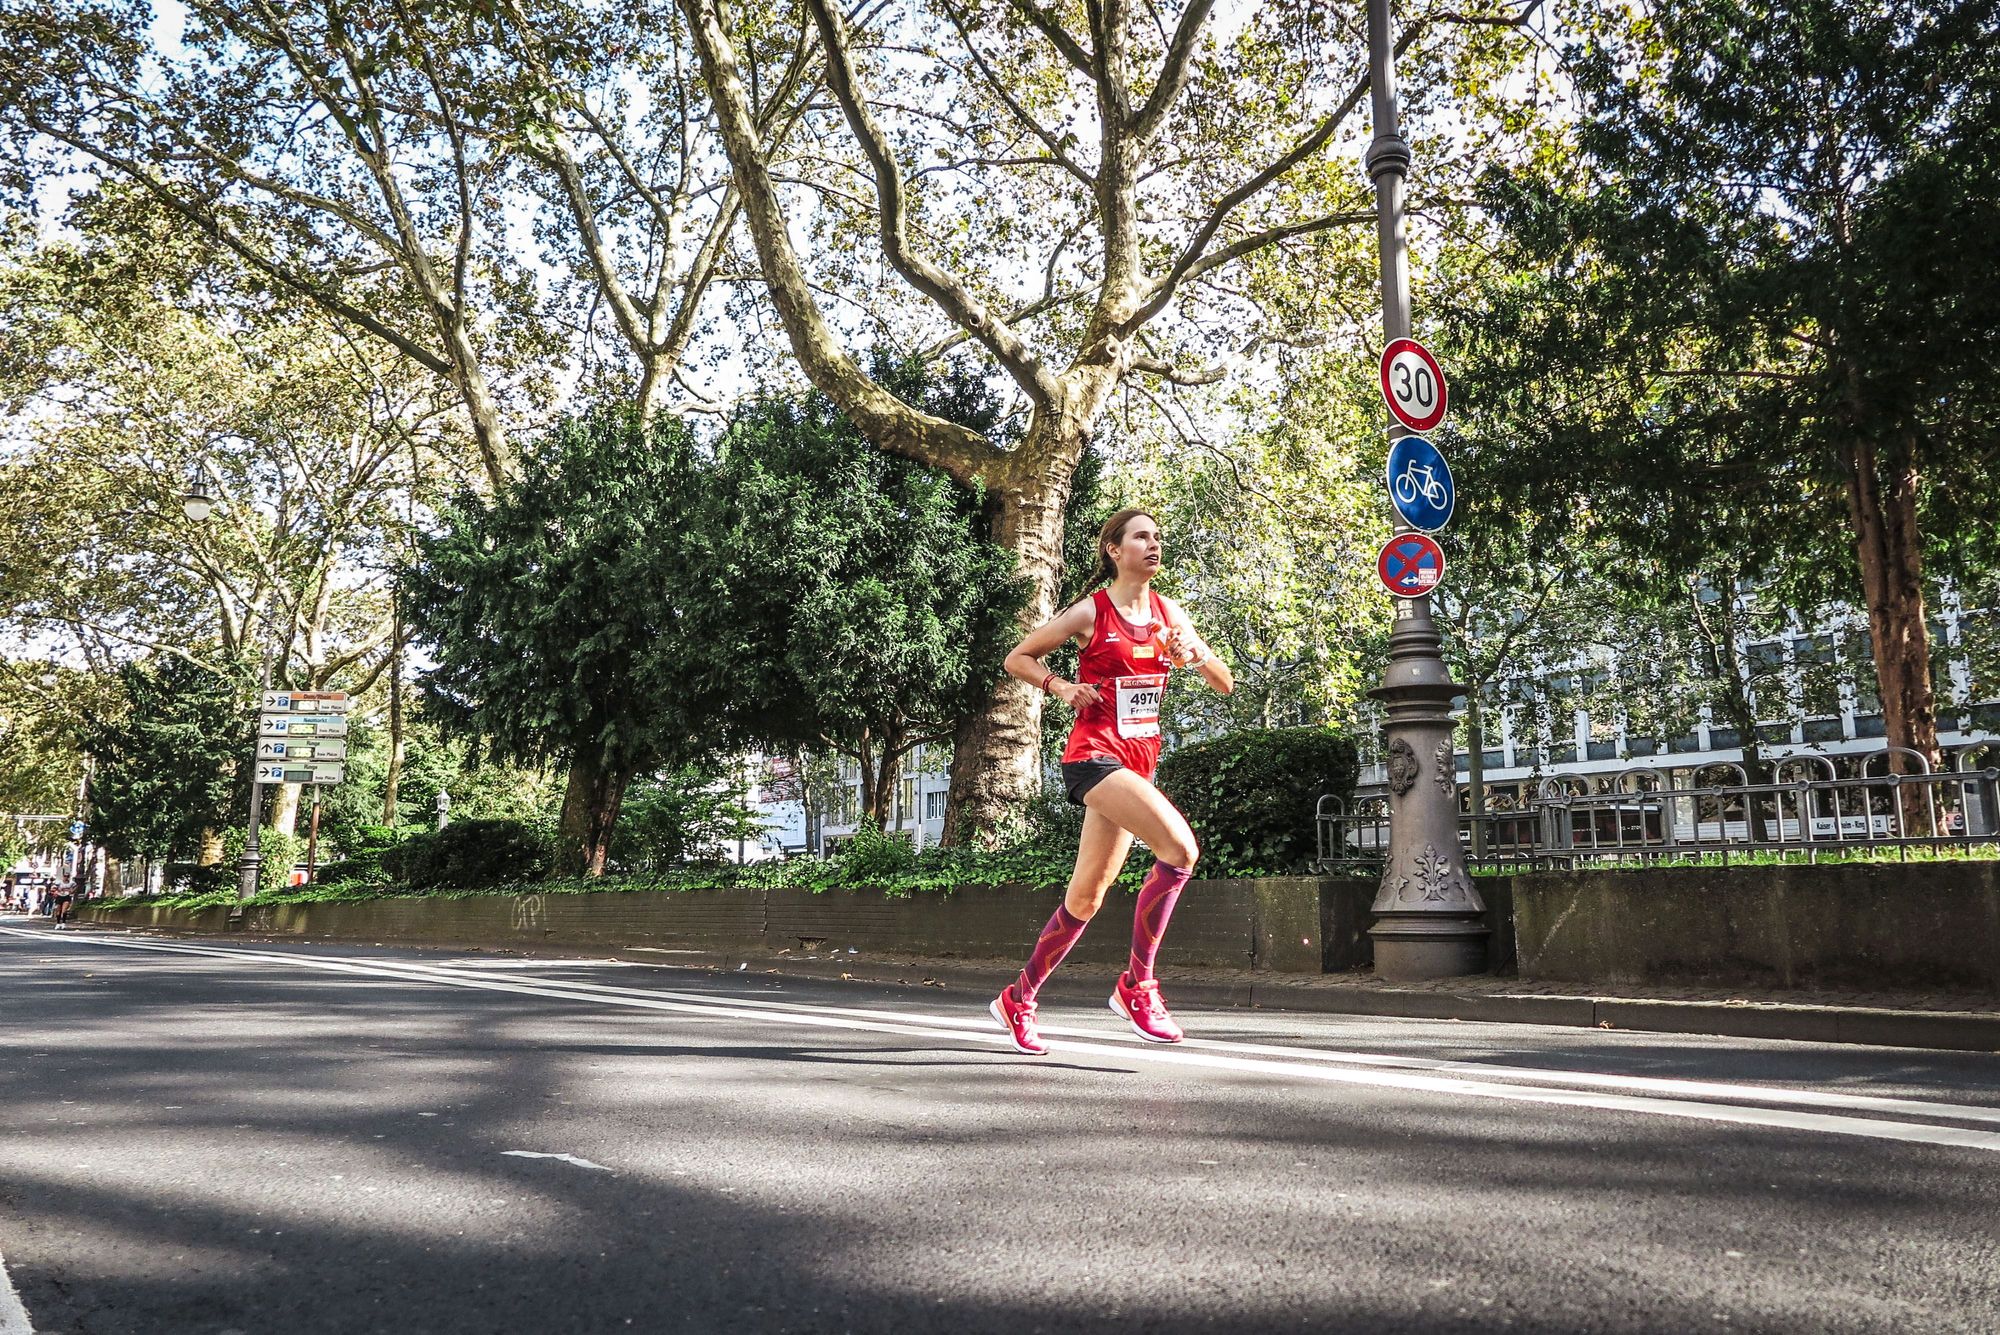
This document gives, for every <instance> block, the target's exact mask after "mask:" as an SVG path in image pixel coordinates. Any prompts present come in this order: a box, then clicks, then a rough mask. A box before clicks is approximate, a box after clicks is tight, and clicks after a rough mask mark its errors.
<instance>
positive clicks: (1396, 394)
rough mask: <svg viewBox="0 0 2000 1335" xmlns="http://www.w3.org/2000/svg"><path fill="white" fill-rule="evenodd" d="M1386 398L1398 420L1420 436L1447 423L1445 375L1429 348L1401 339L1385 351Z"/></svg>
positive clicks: (1383, 365) (1383, 350) (1383, 380)
mask: <svg viewBox="0 0 2000 1335" xmlns="http://www.w3.org/2000/svg"><path fill="white" fill-rule="evenodd" d="M1382 397H1383V399H1385V400H1386V401H1387V402H1388V404H1389V411H1390V412H1391V413H1393V414H1394V415H1395V418H1396V420H1397V421H1398V422H1401V423H1402V424H1403V425H1404V426H1406V427H1408V428H1410V430H1412V431H1415V432H1417V433H1418V434H1419V435H1421V434H1423V433H1425V432H1428V431H1433V430H1435V429H1436V428H1437V425H1438V424H1439V423H1440V422H1442V421H1444V410H1445V390H1444V372H1443V371H1442V370H1440V369H1439V368H1438V363H1437V358H1435V357H1433V356H1431V353H1430V349H1429V348H1426V347H1425V346H1424V345H1423V344H1421V343H1419V342H1417V341H1416V340H1415V339H1414V338H1399V339H1397V340H1395V341H1394V342H1392V343H1391V344H1389V346H1388V347H1386V348H1384V349H1382Z"/></svg>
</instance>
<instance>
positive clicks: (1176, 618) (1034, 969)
mask: <svg viewBox="0 0 2000 1335" xmlns="http://www.w3.org/2000/svg"><path fill="white" fill-rule="evenodd" d="M1159 573H1160V526H1159V523H1158V521H1157V520H1155V519H1154V518H1153V516H1152V515H1150V514H1148V513H1147V512H1146V511H1144V510H1139V509H1127V510H1120V511H1119V512H1118V513H1116V514H1114V515H1112V516H1111V518H1109V519H1107V520H1105V521H1104V527H1103V528H1102V529H1100V530H1099V531H1098V535H1097V570H1096V572H1095V576H1094V578H1093V579H1092V580H1091V583H1092V585H1093V586H1097V585H1103V586H1105V587H1102V588H1096V589H1095V591H1094V592H1093V593H1092V594H1091V595H1090V596H1089V597H1088V598H1085V599H1083V600H1082V601H1080V602H1078V603H1076V604H1075V605H1074V606H1071V607H1069V608H1067V609H1065V610H1064V611H1062V612H1060V613H1058V614H1057V615H1056V616H1055V617H1053V618H1051V619H1050V620H1048V621H1045V622H1043V623H1042V624H1041V625H1039V626H1037V627H1035V629H1033V630H1031V631H1029V632H1028V634H1027V636H1026V638H1024V639H1023V640H1022V641H1021V642H1020V643H1019V644H1017V645H1015V646H1014V651H1013V652H1012V653H1010V654H1008V655H1007V664H1006V666H1007V671H1008V673H1009V674H1010V675H1012V676H1014V677H1016V678H1018V679H1019V680H1021V681H1024V682H1027V683H1028V684H1030V685H1032V686H1038V687H1040V688H1041V689H1042V690H1043V691H1046V692H1047V693H1048V694H1050V695H1053V696H1055V697H1056V698H1057V699H1059V700H1061V701H1062V702H1063V703H1064V704H1066V705H1068V706H1069V707H1070V708H1071V709H1074V710H1075V711H1076V723H1075V725H1074V726H1073V727H1071V729H1070V734H1069V741H1068V743H1067V745H1065V746H1064V747H1063V754H1062V776H1063V787H1064V789H1065V790H1066V791H1067V793H1068V795H1069V800H1070V801H1072V802H1074V803H1076V804H1077V805H1078V806H1081V807H1082V808H1083V809H1084V816H1083V834H1082V837H1081V839H1080V840H1079V841H1078V844H1077V850H1076V870H1075V871H1073V872H1072V873H1071V874H1070V878H1069V890H1068V892H1067V893H1066V894H1065V895H1064V896H1063V902H1062V903H1061V904H1059V905H1057V907H1056V911H1055V915H1054V916H1053V917H1051V918H1050V919H1049V921H1048V925H1047V926H1045V927H1043V928H1042V933H1041V936H1040V937H1039V938H1038V939H1037V940H1036V942H1035V947H1034V951H1033V953H1032V954H1030V956H1029V957H1028V964H1027V967H1026V968H1025V969H1023V970H1022V971H1021V976H1020V977H1019V978H1017V979H1015V980H1014V981H1013V982H1012V983H1009V984H1008V985H1007V986H1006V987H1005V988H1004V989H1002V990H1001V993H1000V995H999V996H997V997H995V998H994V999H993V1002H992V1004H991V1005H989V1006H988V1007H987V1009H988V1011H990V1012H991V1013H992V1015H993V1018H994V1019H995V1020H997V1021H999V1023H1000V1026H1001V1027H1002V1028H1004V1029H1005V1030H1006V1031H1007V1034H1008V1037H1010V1038H1011V1039H1013V1041H1014V1046H1015V1047H1016V1048H1017V1049H1019V1050H1020V1051H1022V1052H1025V1053H1029V1054H1031V1055H1035V1056H1039V1055H1041V1054H1042V1053H1045V1052H1047V1051H1048V1047H1047V1045H1046V1044H1044V1043H1043V1042H1042V1039H1041V1035H1040V1032H1039V1031H1038V1029H1037V1028H1036V1021H1035V994H1036V992H1037V991H1039V990H1040V988H1041V986H1042V984H1043V983H1044V982H1046V981H1047V980H1048V977H1049V975H1050V974H1051V973H1053V972H1054V971H1055V967H1056V965H1058V964H1060V963H1061V962H1062V958H1063V956H1065V955H1067V954H1068V953H1069V951H1070V947H1072V946H1074V945H1075V944H1076V942H1077V938H1079V937H1080V936H1082V935H1083V929H1084V927H1085V926H1086V925H1087V924H1088V923H1089V922H1090V920H1091V918H1092V917H1094V916H1095V915H1096V913H1097V910H1098V908H1099V906H1100V905H1102V904H1103V902H1104V894H1105V891H1107V890H1109V889H1110V888H1111V883H1112V882H1113V881H1114V880H1116V879H1117V877H1118V871H1119V868H1121V867H1123V866H1124V865H1125V855H1126V854H1127V853H1128V852H1130V851H1131V848H1132V840H1133V838H1134V836H1136V837H1138V838H1140V839H1142V840H1144V841H1145V844H1146V847H1147V848H1149V849H1151V850H1152V852H1153V857H1154V859H1155V861H1154V863H1153V866H1152V870H1150V871H1149V872H1147V873H1146V879H1145V881H1144V882H1143V883H1142V884H1141V885H1140V887H1139V903H1138V907H1137V912H1136V913H1135V915H1134V917H1133V921H1132V953H1131V956H1130V958H1129V960H1128V961H1127V965H1126V970H1125V972H1124V973H1123V974H1121V975H1119V978H1118V981H1117V983H1116V984H1115V985H1114V986H1113V987H1112V990H1111V998H1110V1004H1111V1009H1112V1011H1113V1012H1114V1013H1116V1014H1118V1015H1120V1016H1123V1017H1124V1018H1125V1019H1126V1020H1128V1021H1130V1022H1131V1025H1132V1028H1133V1030H1134V1032H1136V1033H1137V1034H1138V1035H1139V1037H1140V1038H1143V1039H1145V1040H1146V1041H1148V1042H1150V1043H1178V1042H1180V1041H1181V1038H1182V1034H1181V1028H1180V1026H1179V1025H1177V1024H1175V1023H1174V1017H1173V1015H1172V1014H1171V1013H1170V1012H1169V1011H1168V1010H1167V1004H1166V1002H1165V1001H1164V1000H1162V999H1161V997H1160V984H1159V980H1158V979H1156V978H1155V977H1154V976H1153V963H1154V960H1155V958H1156V957H1157V956H1158V954H1159V950H1160V938H1161V937H1162V936H1163V935H1165V933H1166V930H1167V920H1168V919H1169V918H1170V917H1171V916H1172V915H1173V911H1174V904H1175V902H1176V901H1177V900H1179V898H1180V893H1181V888H1182V887H1183V886H1185V885H1186V884H1187V882H1188V878H1189V877H1190V876H1192V875H1193V874H1194V864H1195V860H1196V858H1197V857H1199V856H1200V849H1199V848H1197V847H1196V846H1195V839H1194V831H1192V830H1190V829H1189V828H1188V823H1187V818H1186V817H1185V816H1183V815H1181V813H1180V811H1179V809H1178V808H1176V807H1175V806H1174V804H1173V803H1172V802H1169V801H1168V800H1167V799H1166V796H1165V795H1164V794H1162V793H1161V792H1160V790H1159V789H1158V788H1156V787H1154V786H1153V772H1154V770H1155V769H1156V768H1157V767H1158V765H1159V760H1160V705H1161V702H1162V701H1163V699H1164V698H1165V695H1166V687H1167V677H1168V673H1169V670H1170V669H1171V668H1176V667H1178V668H1187V669H1190V670H1192V671H1194V672H1195V673H1197V674H1198V675H1199V676H1200V677H1201V679H1202V680H1203V681H1205V682H1207V683H1208V685H1209V686H1210V687H1211V688H1212V689H1214V690H1216V691H1218V692H1220V693H1222V694H1224V695H1227V694H1229V692H1230V691H1232V690H1234V689H1235V687H1236V682H1235V679H1234V678H1233V677H1232V676H1231V675H1230V672H1229V667H1228V665H1227V664H1226V663H1224V662H1223V661H1222V660H1221V659H1220V658H1218V657H1216V656H1215V654H1214V652H1213V651H1211V650H1210V649H1209V647H1208V646H1207V645H1206V644H1204V643H1203V642H1202V639H1201V636H1199V635H1197V634H1196V633H1195V629H1194V624H1193V623H1192V622H1190V621H1189V620H1188V617H1187V614H1186V613H1185V612H1183V611H1182V610H1181V609H1180V608H1179V607H1177V606H1175V605H1174V604H1173V603H1172V602H1171V601H1170V600H1168V599H1166V598H1163V597H1162V596H1160V595H1159V594H1158V593H1156V592H1154V591H1153V579H1154V577H1155V576H1157V575H1158V574H1159ZM1068 640H1074V641H1075V642H1076V643H1077V644H1078V645H1079V646H1080V647H1081V649H1082V652H1081V654H1080V655H1079V657H1078V659H1077V678H1078V680H1076V681H1064V680H1063V679H1062V678H1061V677H1059V676H1058V675H1057V674H1056V673H1055V672H1054V671H1052V670H1051V669H1050V668H1049V666H1048V664H1047V663H1045V662H1044V661H1043V660H1044V659H1045V658H1046V657H1047V656H1048V655H1049V654H1051V653H1053V652H1054V651H1055V650H1056V649H1058V648H1060V647H1061V646H1062V644H1063V643H1064V642H1065V641H1068Z"/></svg>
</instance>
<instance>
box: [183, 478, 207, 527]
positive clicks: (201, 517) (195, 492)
mask: <svg viewBox="0 0 2000 1335" xmlns="http://www.w3.org/2000/svg"><path fill="white" fill-rule="evenodd" d="M181 510H182V512H183V513H185V514H186V515H187V517H188V518H189V519H191V520H193V521H194V522H195V523H197V524H199V523H202V522H203V521H205V520H206V519H207V518H208V517H209V515H211V514H213V513H214V512H215V491H214V489H213V488H212V487H210V486H209V484H208V479H207V478H205V477H203V476H201V475H200V474H199V473H197V474H195V475H194V476H193V477H191V478H189V479H188V484H187V490H186V491H185V492H182V493H181Z"/></svg>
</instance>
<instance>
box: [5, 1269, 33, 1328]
mask: <svg viewBox="0 0 2000 1335" xmlns="http://www.w3.org/2000/svg"><path fill="white" fill-rule="evenodd" d="M0 1335H35V1326H34V1323H33V1322H31V1321H29V1320H28V1309H27V1308H26V1307H24V1306H22V1305H21V1295H20V1294H18V1293H16V1292H14V1280H13V1277H12V1276H10V1275H9V1274H8V1273H7V1258H6V1257H4V1256H0Z"/></svg>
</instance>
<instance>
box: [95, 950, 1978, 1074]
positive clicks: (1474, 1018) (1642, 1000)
mask: <svg viewBox="0 0 2000 1335" xmlns="http://www.w3.org/2000/svg"><path fill="white" fill-rule="evenodd" d="M75 930H77V931H79V932H84V933H88V932H107V931H108V932H116V933H118V934H121V935H122V934H125V933H131V934H133V935H174V934H173V933H167V932H152V931H148V930H146V929H141V928H113V927H107V926H98V925H94V924H81V925H79V926H78V927H77V928H76V929H75ZM233 935H234V939H240V940H246V941H271V942H284V943H291V944H299V943H302V942H309V943H310V944H313V945H318V946H333V945H338V944H340V942H338V941H335V940H331V939H329V938H327V937H323V936H319V937H307V938H301V937H298V936H265V935H260V934H256V933H249V932H245V933H240V934H233ZM349 944H353V943H351V942H350V943H349ZM366 944H371V945H384V946H394V945H421V946H423V947H425V948H429V949H446V950H452V951H455V952H460V953H469V954H490V955H494V956H498V957H523V956H534V957H543V958H577V957H583V958H598V959H603V958H606V957H610V958H616V959H623V960H629V961H633V962H635V963H645V964H656V965H661V966H664V967H672V968H689V969H706V970H710V971H713V972H718V973H739V972H741V973H760V974H777V975H781V976H785V977H795V978H817V979H827V980H844V981H853V982H868V983H893V984H900V985H903V986H909V987H934V988H940V989H943V990H945V991H949V992H958V993H964V994H966V995H968V996H969V997H981V998H983V997H986V996H990V995H991V994H993V993H995V992H997V991H999V989H1000V987H1001V986H1002V985H1003V984H1004V983H1006V982H1007V981H1008V980H1009V979H1011V978H1012V977H1013V976H1014V975H1015V974H1016V973H1017V972H1019V970H1020V967H1021V961H1020V960H1018V959H970V958H964V957H952V958H939V957H924V956H913V955H898V954H888V953H883V952H879V951H854V952H847V951H843V952H839V953H832V952H826V951H820V952H817V953H814V952H801V951H796V950H778V951H775V952H769V951H765V952H757V953H743V952H726V951H709V950H676V949H665V948H660V947H653V946H636V947H629V948H625V949H617V948H607V949H592V948H590V947H582V946H544V947H539V948H535V949H521V948H518V947H514V946H482V945H473V944H470V943H468V944H466V945H462V946H459V945H444V944H442V943H439V942H436V941H425V942H408V941H404V942H399V941H396V940H394V939H393V938H384V939H381V940H371V941H369V942H367V943H366ZM1161 980H1162V983H1163V984H1164V986H1165V988H1166V991H1167V994H1168V995H1169V996H1170V997H1171V998H1172V999H1173V1000H1174V1001H1175V1002H1176V1003H1178V1004H1180V1005H1192V1006H1247V1007H1256V1008H1261V1009H1266V1010H1276V1011H1300V1012H1312V1013H1317V1014H1334V1015H1374V1016H1400V1017H1405V1018H1409V1019H1426V1020H1463V1021H1469V1022H1479V1023H1512V1024H1543V1025H1558V1026H1569V1027H1573V1028H1583V1029H1625V1030H1639V1031H1647V1032H1654V1033H1672V1034H1706V1035H1714V1036H1718V1037H1728V1038H1761V1039H1792V1040H1797V1041H1802V1042H1811V1043H1860V1044H1870V1045H1875V1046H1883V1047H1911V1048H1937V1049H1946V1050H1955V1051H1966V1052H2000V998H1996V997H1993V996H1991V995H1983V994H1978V993H1971V992H1942V991H1898V992H1851V991H1833V990H1829V991H1805V990H1794V989H1780V988H1758V987H1747V986H1738V987H1729V986H1725V985H1721V984H1718V985H1716V986H1714V987H1698V986H1644V985H1624V984H1620V985H1618V986H1616V987H1611V988H1596V989H1592V988H1581V987H1572V986H1560V985H1553V984H1547V983H1529V982H1522V981H1521V980H1519V979H1517V978H1505V977H1494V976H1492V975H1480V976H1476V977H1471V978H1452V979H1446V980H1443V981H1439V982H1431V983H1403V984H1394V983H1385V982H1381V981H1380V980H1378V979H1377V978H1376V977H1375V976H1374V974H1372V973H1370V972H1366V971H1352V972H1347V973H1338V974H1279V973H1260V972H1253V971H1251V970H1249V969H1216V968H1210V969H1200V970H1191V969H1169V970H1163V971H1162V976H1161ZM1109 986H1110V979H1109V975H1108V974H1107V973H1106V971H1105V970H1104V969H1102V968H1091V967H1085V966H1072V967H1070V968H1068V969H1064V970H1059V971H1058V972H1057V974H1056V976H1055V977H1054V978H1052V979H1051V980H1050V981H1049V984H1048V986H1047V987H1046V988H1044V989H1043V990H1044V994H1045V995H1047V996H1050V997H1057V998H1061V999H1064V1000H1079V1001H1091V1002H1101V1001H1102V1000H1103V998H1104V996H1105V995H1106V993H1107V991H1108V989H1109Z"/></svg>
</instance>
